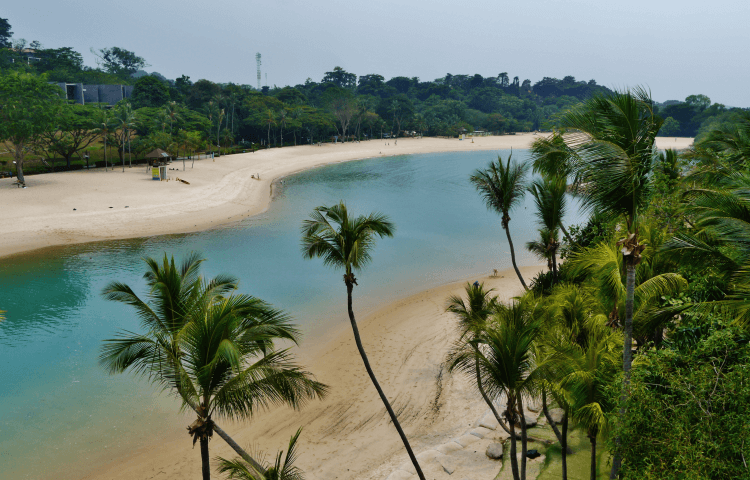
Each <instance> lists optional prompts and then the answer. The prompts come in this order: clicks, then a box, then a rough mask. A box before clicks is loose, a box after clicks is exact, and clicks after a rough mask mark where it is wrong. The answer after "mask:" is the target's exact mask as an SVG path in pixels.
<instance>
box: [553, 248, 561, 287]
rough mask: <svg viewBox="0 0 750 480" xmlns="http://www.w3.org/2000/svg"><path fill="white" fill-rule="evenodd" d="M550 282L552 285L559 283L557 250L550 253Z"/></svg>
mask: <svg viewBox="0 0 750 480" xmlns="http://www.w3.org/2000/svg"><path fill="white" fill-rule="evenodd" d="M552 281H553V285H556V284H557V282H559V281H560V280H559V278H558V275H557V249H555V251H554V252H552Z"/></svg>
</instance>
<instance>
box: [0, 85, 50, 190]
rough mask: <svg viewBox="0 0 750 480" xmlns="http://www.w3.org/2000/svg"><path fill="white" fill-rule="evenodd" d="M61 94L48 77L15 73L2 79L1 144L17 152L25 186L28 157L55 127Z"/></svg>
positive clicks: (19, 177)
mask: <svg viewBox="0 0 750 480" xmlns="http://www.w3.org/2000/svg"><path fill="white" fill-rule="evenodd" d="M60 93H61V92H60V88H59V87H58V86H57V85H51V84H49V83H47V82H46V81H45V79H44V77H36V76H33V75H30V74H21V73H15V72H11V73H8V74H6V75H0V141H4V142H6V145H7V146H8V147H9V148H10V150H12V151H13V161H14V162H15V164H16V172H17V176H18V181H19V182H21V183H25V178H24V176H23V161H24V158H25V156H26V155H27V154H28V153H30V152H31V151H33V149H34V148H35V146H36V145H37V144H38V142H39V141H40V139H41V138H42V135H44V134H45V133H47V132H49V131H50V130H51V129H53V128H54V127H55V122H56V118H55V117H56V113H57V112H58V106H59V105H60V102H61V98H60Z"/></svg>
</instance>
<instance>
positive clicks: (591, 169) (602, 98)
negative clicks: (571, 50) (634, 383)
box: [558, 88, 663, 478]
mask: <svg viewBox="0 0 750 480" xmlns="http://www.w3.org/2000/svg"><path fill="white" fill-rule="evenodd" d="M662 123H663V120H662V119H661V118H660V117H658V116H657V115H656V114H655V113H654V110H653V101H652V100H651V94H650V93H649V92H648V91H646V90H645V89H643V88H635V89H632V90H625V91H616V92H613V93H610V94H606V95H597V96H594V97H592V98H590V99H589V100H587V101H586V102H584V103H583V104H581V105H580V106H577V107H573V108H572V109H570V110H569V111H567V112H566V113H563V114H562V115H561V116H560V126H561V127H562V128H563V131H564V132H567V134H566V135H565V136H564V143H565V144H566V145H567V146H568V147H569V148H570V150H571V151H572V152H573V156H572V157H571V161H570V162H569V165H571V168H574V169H575V172H576V175H577V177H578V178H579V179H580V182H581V188H580V189H579V195H580V196H581V198H582V206H583V207H584V208H589V209H592V210H594V209H595V210H597V211H599V212H601V213H603V214H608V215H612V216H624V217H625V223H626V227H627V235H626V237H625V238H624V239H622V240H621V242H620V245H621V246H622V255H623V257H624V259H625V262H624V263H625V268H626V272H627V281H626V292H625V293H626V295H625V297H626V302H625V303H626V307H625V312H624V324H623V333H624V348H623V372H624V377H623V388H622V405H623V407H622V412H621V413H622V415H624V414H625V409H624V405H625V401H626V399H627V395H628V389H629V385H630V369H631V365H632V360H633V357H632V348H631V347H632V337H633V302H634V289H635V269H636V265H638V263H639V262H640V256H641V252H642V251H643V249H644V248H645V246H644V245H643V244H642V243H641V242H640V241H639V236H638V233H639V229H638V227H639V225H638V223H639V217H640V213H641V210H642V209H643V208H644V207H645V206H646V205H647V203H648V198H649V195H650V190H651V171H652V167H653V164H654V159H655V158H656V156H657V150H656V147H655V139H656V135H657V133H658V132H659V129H660V128H661V126H662ZM558 144H559V141H558ZM620 463H621V459H620V456H619V454H618V453H616V454H615V458H614V460H613V464H612V472H611V476H610V478H614V477H616V476H617V475H618V472H619V469H620Z"/></svg>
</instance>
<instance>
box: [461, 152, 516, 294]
mask: <svg viewBox="0 0 750 480" xmlns="http://www.w3.org/2000/svg"><path fill="white" fill-rule="evenodd" d="M511 156H512V155H508V160H507V161H506V162H505V163H504V164H503V161H502V158H501V157H500V156H499V155H498V157H497V162H490V164H489V165H488V166H487V168H486V169H484V170H476V171H475V172H474V174H473V175H472V176H471V178H470V181H471V183H472V184H473V185H474V187H475V188H476V189H477V191H478V192H479V194H480V195H481V196H482V198H483V199H484V203H485V205H487V209H489V210H492V211H494V212H495V213H497V214H498V215H501V216H502V220H501V222H502V223H501V224H502V226H503V230H505V234H506V236H507V237H508V245H509V246H510V259H511V262H512V263H513V268H514V269H515V271H516V275H518V279H519V280H520V281H521V285H523V288H524V289H525V290H528V289H529V287H527V286H526V282H525V281H524V279H523V276H522V275H521V271H520V270H519V269H518V266H517V265H516V252H515V250H514V249H513V240H512V239H511V238H510V229H509V223H510V212H511V211H513V209H514V208H516V207H517V206H518V204H519V203H520V202H521V200H522V199H523V195H524V192H525V188H526V186H525V184H524V180H525V178H526V173H527V171H528V166H527V165H526V164H524V163H521V164H518V163H515V162H513V163H511Z"/></svg>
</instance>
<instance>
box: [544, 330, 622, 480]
mask: <svg viewBox="0 0 750 480" xmlns="http://www.w3.org/2000/svg"><path fill="white" fill-rule="evenodd" d="M618 343H619V344H622V338H621V335H619V334H618V333H617V332H615V331H613V330H611V329H608V328H607V327H606V326H605V325H604V324H602V323H596V324H595V326H592V328H591V329H590V331H589V334H588V336H587V337H586V338H585V343H584V344H583V345H579V344H575V343H571V344H568V345H565V344H563V345H559V346H558V351H557V358H556V359H555V362H556V364H557V365H558V368H560V370H561V372H562V373H561V378H560V387H561V388H562V389H563V390H564V391H565V395H566V397H567V400H568V401H567V403H568V405H569V408H570V411H571V412H572V415H573V418H574V419H575V421H576V423H577V425H578V426H579V427H580V428H583V429H584V430H585V431H586V436H587V437H588V438H589V442H590V443H591V462H590V465H591V468H590V479H591V480H596V478H597V468H596V444H597V437H598V436H599V435H600V434H601V433H604V432H606V431H607V429H608V428H609V422H608V418H607V416H608V414H609V412H610V411H611V410H612V409H613V406H614V405H612V402H611V401H610V399H611V396H610V394H609V391H610V390H611V388H612V383H613V380H614V379H615V378H617V372H618V370H619V368H618V367H619V366H618V356H619V355H620V352H619V347H618Z"/></svg>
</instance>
